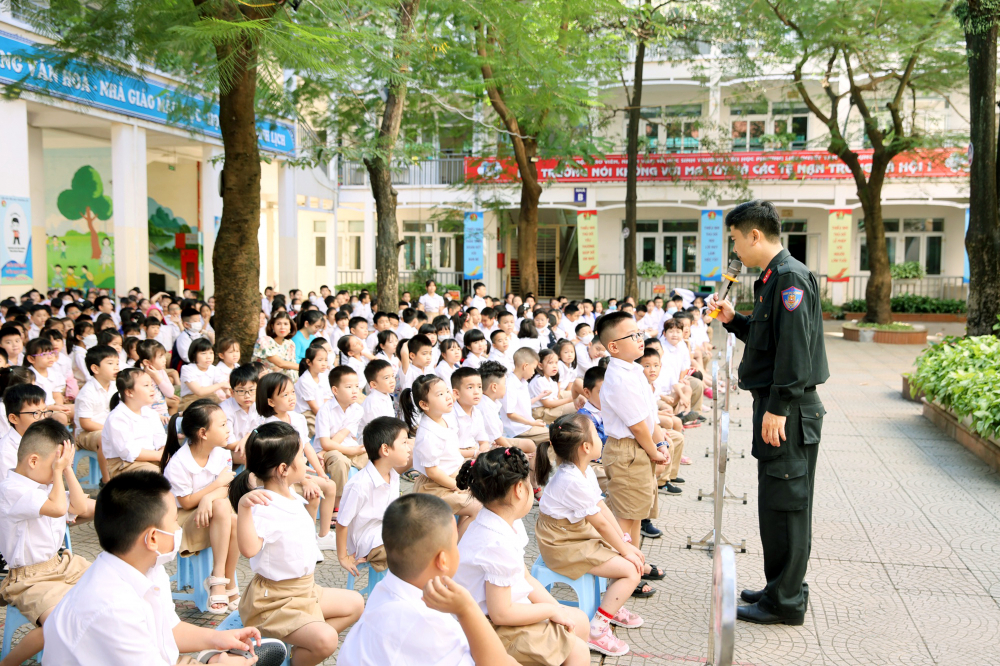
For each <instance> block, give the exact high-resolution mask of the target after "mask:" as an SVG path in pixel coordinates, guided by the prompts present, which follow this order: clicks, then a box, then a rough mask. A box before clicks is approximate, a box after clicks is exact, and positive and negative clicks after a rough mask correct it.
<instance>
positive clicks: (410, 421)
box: [399, 375, 444, 428]
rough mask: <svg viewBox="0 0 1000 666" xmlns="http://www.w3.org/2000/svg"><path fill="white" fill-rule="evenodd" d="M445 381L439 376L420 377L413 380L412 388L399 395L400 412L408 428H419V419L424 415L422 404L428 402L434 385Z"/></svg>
mask: <svg viewBox="0 0 1000 666" xmlns="http://www.w3.org/2000/svg"><path fill="white" fill-rule="evenodd" d="M443 381H444V380H442V379H441V378H440V377H438V376H437V375H420V376H419V377H417V378H416V379H415V380H413V386H412V387H410V388H407V389H403V392H402V393H400V394H399V410H400V412H402V415H403V420H404V421H406V424H407V425H408V426H410V427H411V428H416V427H417V417H418V416H419V415H420V414H423V410H422V409H420V403H421V402H424V401H426V400H427V396H428V394H430V392H431V387H432V386H434V384H436V383H438V382H443Z"/></svg>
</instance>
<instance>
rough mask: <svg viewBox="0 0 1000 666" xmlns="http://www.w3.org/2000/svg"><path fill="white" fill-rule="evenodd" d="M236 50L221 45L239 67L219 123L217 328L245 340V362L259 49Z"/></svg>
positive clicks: (252, 283) (253, 325)
mask: <svg viewBox="0 0 1000 666" xmlns="http://www.w3.org/2000/svg"><path fill="white" fill-rule="evenodd" d="M232 50H233V49H232V48H231V47H228V46H225V45H217V46H216V55H217V57H218V59H219V61H220V62H222V61H223V60H224V59H225V58H227V57H230V58H231V62H232V66H233V67H234V68H235V71H234V72H233V73H232V80H231V81H230V82H229V85H228V86H227V87H226V89H225V90H224V91H221V92H220V94H219V127H220V129H221V131H222V145H223V147H224V148H225V155H226V161H225V167H224V169H223V188H222V220H221V222H220V224H219V231H218V233H217V234H216V237H215V249H214V251H213V253H212V267H213V269H214V270H215V312H216V316H215V320H216V324H215V330H216V335H218V336H219V338H222V337H226V336H231V337H234V338H236V340H237V341H239V343H240V352H241V353H240V362H241V363H247V362H249V361H250V357H251V355H252V354H253V347H254V343H255V342H256V340H257V331H258V327H259V325H260V322H259V315H260V291H259V289H260V284H259V283H260V249H259V248H258V246H257V230H258V228H259V227H260V153H259V152H258V148H257V131H256V114H255V110H254V96H255V93H256V90H257V70H256V67H253V66H250V67H248V66H247V65H253V64H254V63H256V61H257V53H256V48H255V47H254V46H253V44H251V43H249V42H243V43H242V44H241V45H240V46H239V47H238V51H239V53H238V54H235V55H233V53H232Z"/></svg>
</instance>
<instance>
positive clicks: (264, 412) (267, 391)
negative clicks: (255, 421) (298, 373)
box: [257, 372, 292, 419]
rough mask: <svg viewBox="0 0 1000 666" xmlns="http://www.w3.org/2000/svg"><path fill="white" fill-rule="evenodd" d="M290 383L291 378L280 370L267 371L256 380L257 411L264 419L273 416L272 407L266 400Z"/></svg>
mask: <svg viewBox="0 0 1000 666" xmlns="http://www.w3.org/2000/svg"><path fill="white" fill-rule="evenodd" d="M291 383H292V380H291V379H289V378H288V376H287V375H284V374H282V373H280V372H269V373H267V374H266V375H264V376H263V377H261V378H260V380H259V381H258V382H257V413H258V414H260V415H261V416H262V417H264V418H265V419H266V418H269V417H271V416H274V414H275V411H274V407H272V406H271V404H270V403H269V402H268V400H269V399H270V398H271V396H272V395H274V394H276V393H278V392H279V391H281V390H283V389H284V388H285V386H286V385H288V384H291Z"/></svg>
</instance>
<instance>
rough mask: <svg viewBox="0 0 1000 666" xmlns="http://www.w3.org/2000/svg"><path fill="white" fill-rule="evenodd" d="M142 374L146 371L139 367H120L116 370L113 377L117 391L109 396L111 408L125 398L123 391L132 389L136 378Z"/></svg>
mask: <svg viewBox="0 0 1000 666" xmlns="http://www.w3.org/2000/svg"><path fill="white" fill-rule="evenodd" d="M144 374H146V371H145V370H141V369H139V368H121V369H120V370H118V376H117V377H115V388H116V389H118V392H117V393H115V394H114V395H113V396H111V404H110V407H111V409H114V408H115V407H117V406H118V404H119V403H120V402H122V401H124V400H125V391H131V390H132V389H134V388H135V382H136V380H138V379H139V377H141V376H142V375H144Z"/></svg>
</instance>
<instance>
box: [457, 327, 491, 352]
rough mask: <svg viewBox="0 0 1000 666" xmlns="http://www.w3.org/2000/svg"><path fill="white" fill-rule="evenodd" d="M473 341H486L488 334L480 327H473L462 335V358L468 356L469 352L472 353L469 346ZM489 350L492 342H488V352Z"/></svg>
mask: <svg viewBox="0 0 1000 666" xmlns="http://www.w3.org/2000/svg"><path fill="white" fill-rule="evenodd" d="M473 342H486V336H485V335H483V332H482V331H480V330H479V329H478V328H474V329H472V330H471V331H469V332H467V333H466V334H465V335H464V336H463V337H462V345H463V347H462V358H468V356H469V354H471V353H472V352H470V351H469V347H470V345H472V343H473ZM489 351H490V343H489V342H486V353H489Z"/></svg>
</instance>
